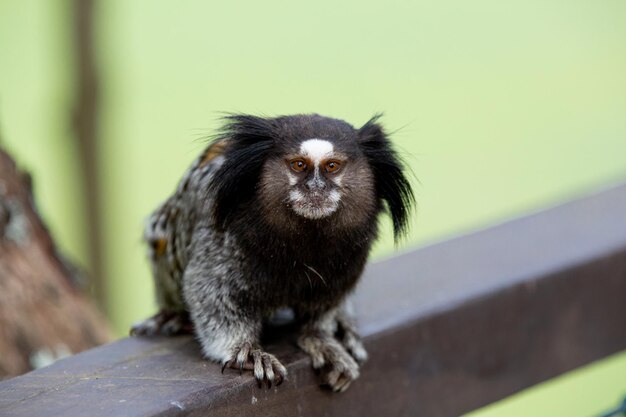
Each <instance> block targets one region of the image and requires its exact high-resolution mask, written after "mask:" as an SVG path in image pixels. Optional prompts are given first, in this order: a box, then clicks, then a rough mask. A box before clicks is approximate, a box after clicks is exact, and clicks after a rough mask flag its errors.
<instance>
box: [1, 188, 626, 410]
mask: <svg viewBox="0 0 626 417" xmlns="http://www.w3.org/2000/svg"><path fill="white" fill-rule="evenodd" d="M625 295H626V184H624V185H621V186H619V187H616V188H613V189H610V190H607V191H603V192H601V193H598V194H595V195H593V196H590V197H587V198H583V199H580V200H577V201H574V202H571V203H567V204H564V205H562V206H559V207H555V208H552V209H548V210H546V211H543V212H540V213H537V214H533V215H531V216H528V217H524V218H520V219H517V220H513V221H510V222H508V223H505V224H501V225H498V226H496V227H493V228H490V229H487V230H483V231H479V232H477V233H474V234H471V235H467V236H463V237H459V238H455V239H452V240H450V241H447V242H442V243H438V244H435V245H433V246H429V247H426V248H422V249H418V250H415V251H412V252H409V253H405V254H402V255H400V256H397V257H394V258H391V259H388V260H384V261H381V262H377V263H374V264H371V265H370V266H369V267H368V270H367V272H366V276H365V278H364V282H362V283H361V285H360V287H359V289H358V291H357V293H356V295H355V301H356V307H357V311H358V313H359V320H360V325H361V330H362V333H363V334H364V335H365V340H366V346H367V348H368V350H369V352H370V360H369V362H368V363H367V364H366V365H365V366H364V368H363V372H362V376H361V378H360V379H359V380H358V381H356V382H355V383H354V384H353V385H352V386H351V387H350V389H349V390H348V391H347V392H346V393H344V394H338V395H337V394H332V393H330V392H327V391H324V390H322V389H320V388H319V386H318V381H317V379H316V376H315V374H314V373H313V372H312V370H311V369H310V368H309V362H308V360H307V358H306V357H304V356H303V355H302V354H301V353H299V352H298V350H297V349H296V348H295V346H294V345H293V343H292V342H291V341H290V339H291V336H287V337H285V336H283V337H282V340H273V341H271V342H270V345H271V346H268V348H269V350H271V351H273V352H276V353H278V356H279V357H280V358H281V359H282V360H283V361H284V363H286V364H288V368H289V375H290V376H289V379H288V381H286V382H285V383H284V384H283V385H282V386H280V387H278V388H274V387H273V388H271V389H269V390H268V389H259V388H258V387H257V386H256V384H255V383H254V381H253V379H252V376H251V375H250V374H244V375H242V376H240V375H239V374H238V373H237V372H226V373H225V374H224V375H222V374H220V371H219V366H218V365H215V364H212V363H208V362H206V361H204V360H202V358H201V356H200V351H199V349H198V346H197V344H196V343H195V341H194V340H193V339H191V338H190V337H177V338H169V339H166V338H156V339H146V338H143V339H140V338H134V339H124V340H120V341H118V342H115V343H112V344H110V345H106V346H102V347H99V348H96V349H93V350H90V351H87V352H84V353H81V354H78V355H75V356H73V357H70V358H68V359H65V360H62V361H59V362H57V363H55V364H54V365H52V366H50V367H47V368H43V369H40V370H37V371H35V372H31V373H29V374H26V375H24V376H21V377H17V378H14V379H11V380H8V381H4V382H2V383H0V415H2V416H39V415H42V416H43V415H45V416H49V415H63V416H87V415H88V416H92V417H96V416H112V415H114V416H174V415H177V416H178V415H190V416H203V415H212V416H276V415H281V416H291V415H300V416H305V415H306V416H317V415H325V416H350V415H354V416H409V415H410V416H416V415H424V416H455V415H459V414H461V413H463V412H466V411H469V410H472V409H475V408H478V407H480V406H482V405H485V404H488V403H490V402H493V401H495V400H498V399H501V398H503V397H506V396H508V395H510V394H513V393H515V392H517V391H519V390H521V389H523V388H525V387H528V386H531V385H533V384H536V383H538V382H541V381H544V380H546V379H548V378H551V377H554V376H556V375H559V374H561V373H563V372H565V371H568V370H570V369H573V368H576V367H579V366H581V365H584V364H586V363H589V362H591V361H593V360H596V359H600V358H603V357H605V356H607V355H609V354H611V353H613V352H617V351H620V350H623V349H625V348H626V302H625V300H626V298H625ZM283 333H284V332H283Z"/></svg>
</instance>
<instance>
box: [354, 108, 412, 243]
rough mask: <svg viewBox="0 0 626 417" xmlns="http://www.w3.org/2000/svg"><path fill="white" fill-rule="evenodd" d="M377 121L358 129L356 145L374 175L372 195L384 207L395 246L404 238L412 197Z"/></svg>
mask: <svg viewBox="0 0 626 417" xmlns="http://www.w3.org/2000/svg"><path fill="white" fill-rule="evenodd" d="M380 117H381V115H380V114H378V115H376V116H374V117H372V118H371V119H370V120H369V121H368V122H367V123H365V125H363V127H361V128H360V129H359V131H358V135H359V145H360V147H361V150H362V151H363V153H364V154H365V156H366V158H367V160H368V162H369V164H370V167H371V168H372V171H373V173H374V182H375V186H376V195H377V196H378V198H379V199H381V200H383V201H385V202H386V203H387V207H388V209H389V214H390V215H391V219H392V221H393V232H394V240H395V241H396V243H397V242H398V240H399V239H400V238H401V237H403V236H404V235H406V232H407V228H408V219H409V212H410V211H411V208H412V206H413V204H414V203H415V197H414V195H413V190H412V189H411V184H410V183H409V181H408V180H407V178H406V176H405V175H404V171H403V164H402V162H401V160H400V158H399V157H398V154H397V153H396V152H395V151H394V150H393V148H392V147H391V142H390V141H389V139H388V138H387V135H386V134H385V132H384V130H383V128H382V126H381V125H379V124H378V123H377V121H378V119H379V118H380Z"/></svg>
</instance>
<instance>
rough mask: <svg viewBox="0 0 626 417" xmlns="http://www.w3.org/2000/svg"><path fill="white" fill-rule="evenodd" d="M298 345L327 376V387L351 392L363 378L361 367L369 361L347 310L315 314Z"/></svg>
mask: <svg viewBox="0 0 626 417" xmlns="http://www.w3.org/2000/svg"><path fill="white" fill-rule="evenodd" d="M298 345H299V346H300V348H301V349H302V350H304V351H305V352H306V353H308V354H309V356H310V357H311V362H312V365H313V368H315V369H317V370H322V371H323V372H324V373H323V378H324V383H325V384H326V385H328V386H330V388H331V389H332V390H333V391H335V392H343V391H345V390H346V389H348V387H349V386H350V384H351V383H352V381H354V380H355V379H357V378H358V377H359V363H361V362H364V361H365V360H366V359H367V352H366V351H365V349H364V348H363V345H362V343H361V340H360V338H359V336H358V334H357V333H356V327H355V326H354V323H353V321H352V319H351V318H350V316H349V315H348V313H347V312H346V311H345V309H344V308H343V307H341V308H337V309H332V310H329V311H326V312H323V313H317V314H312V315H311V317H310V319H309V321H308V323H306V324H305V325H304V327H303V329H302V334H301V335H300V337H299V338H298Z"/></svg>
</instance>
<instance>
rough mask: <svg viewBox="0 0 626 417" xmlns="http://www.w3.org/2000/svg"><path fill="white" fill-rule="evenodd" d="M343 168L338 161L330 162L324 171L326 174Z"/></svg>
mask: <svg viewBox="0 0 626 417" xmlns="http://www.w3.org/2000/svg"><path fill="white" fill-rule="evenodd" d="M340 167H341V163H339V162H337V161H328V162H326V166H325V167H324V169H325V170H326V172H336V171H337V170H338V169H339V168H340Z"/></svg>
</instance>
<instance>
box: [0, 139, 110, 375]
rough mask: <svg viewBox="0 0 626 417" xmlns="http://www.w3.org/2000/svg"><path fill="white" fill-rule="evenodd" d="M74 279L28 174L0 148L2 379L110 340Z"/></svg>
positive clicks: (74, 271)
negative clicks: (38, 205) (42, 215)
mask: <svg viewBox="0 0 626 417" xmlns="http://www.w3.org/2000/svg"><path fill="white" fill-rule="evenodd" d="M78 277H79V274H78V271H76V270H75V269H74V268H73V267H72V266H71V265H70V264H69V263H68V262H67V261H65V260H64V259H63V258H62V257H61V256H60V255H59V253H58V252H57V250H56V248H55V246H54V243H53V241H52V238H51V237H50V234H49V233H48V230H47V229H46V227H45V225H44V224H43V222H42V220H41V219H40V218H39V216H38V214H37V212H36V209H35V207H34V203H33V196H32V192H31V180H30V176H29V175H28V174H24V173H21V172H19V171H18V170H17V168H16V166H15V163H14V162H13V160H12V159H11V158H10V157H9V155H7V154H6V153H5V152H3V151H2V150H0V378H6V377H9V376H14V375H19V374H21V373H24V372H27V371H29V370H31V369H33V368H35V367H38V366H42V365H45V364H47V363H49V362H51V361H52V360H54V359H55V358H58V357H60V356H65V355H68V354H72V353H76V352H79V351H81V350H85V349H88V348H90V347H93V346H96V345H99V344H102V343H104V342H106V341H109V340H111V336H110V332H109V329H108V326H107V324H106V322H105V321H104V319H103V318H102V316H101V315H100V314H99V313H98V312H97V310H96V308H95V307H94V305H93V303H92V302H91V300H89V299H88V297H86V296H85V294H84V293H83V292H82V291H81V288H80V286H79V279H78Z"/></svg>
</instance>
